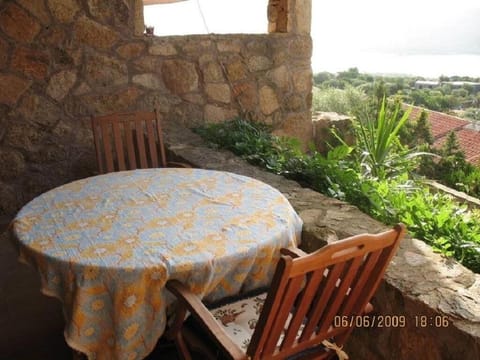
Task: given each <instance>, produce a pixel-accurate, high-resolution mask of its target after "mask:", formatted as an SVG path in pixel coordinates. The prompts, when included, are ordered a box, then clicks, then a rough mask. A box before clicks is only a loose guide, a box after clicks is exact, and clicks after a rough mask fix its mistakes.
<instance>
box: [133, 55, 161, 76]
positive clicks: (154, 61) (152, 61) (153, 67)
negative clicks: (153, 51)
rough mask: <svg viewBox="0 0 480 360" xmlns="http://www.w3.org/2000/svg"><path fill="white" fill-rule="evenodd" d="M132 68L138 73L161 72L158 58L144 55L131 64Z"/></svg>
mask: <svg viewBox="0 0 480 360" xmlns="http://www.w3.org/2000/svg"><path fill="white" fill-rule="evenodd" d="M133 68H134V69H135V70H136V71H138V72H161V71H160V70H161V67H160V58H159V57H158V56H151V55H144V56H142V57H140V58H138V59H136V60H135V61H134V62H133Z"/></svg>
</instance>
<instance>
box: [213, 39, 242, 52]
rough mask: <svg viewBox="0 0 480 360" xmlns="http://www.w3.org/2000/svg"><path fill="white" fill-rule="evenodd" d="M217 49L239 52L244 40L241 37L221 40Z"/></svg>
mask: <svg viewBox="0 0 480 360" xmlns="http://www.w3.org/2000/svg"><path fill="white" fill-rule="evenodd" d="M217 49H218V51H219V52H232V53H239V52H240V51H241V50H242V41H241V40H240V39H229V40H219V41H218V42H217Z"/></svg>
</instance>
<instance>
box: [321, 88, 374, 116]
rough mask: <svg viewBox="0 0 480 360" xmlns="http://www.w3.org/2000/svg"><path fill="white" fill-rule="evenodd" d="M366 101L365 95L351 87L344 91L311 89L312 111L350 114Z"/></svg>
mask: <svg viewBox="0 0 480 360" xmlns="http://www.w3.org/2000/svg"><path fill="white" fill-rule="evenodd" d="M366 101H367V96H366V94H365V93H364V92H363V91H361V90H359V89H356V88H354V87H352V86H347V87H346V88H345V89H333V88H327V89H319V88H313V104H312V108H313V111H326V112H336V113H338V114H344V115H348V114H352V113H353V112H355V111H356V110H357V109H359V108H361V107H362V106H363V104H364V103H365V102H366Z"/></svg>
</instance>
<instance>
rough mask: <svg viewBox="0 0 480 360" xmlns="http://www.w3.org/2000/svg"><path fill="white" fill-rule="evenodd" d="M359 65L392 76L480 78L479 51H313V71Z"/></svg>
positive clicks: (337, 70) (373, 72)
mask: <svg viewBox="0 0 480 360" xmlns="http://www.w3.org/2000/svg"><path fill="white" fill-rule="evenodd" d="M353 67H356V68H357V69H358V70H359V72H361V73H369V74H381V75H386V76H388V75H391V76H401V75H408V76H420V77H424V78H425V79H438V77H439V76H441V75H444V76H455V75H457V76H469V77H474V78H480V55H471V54H452V55H431V54H427V55H426V54H420V55H417V54H415V55H412V54H387V53H375V52H347V51H345V52H335V53H328V54H322V52H321V49H320V50H318V51H314V54H313V57H312V69H313V72H314V73H318V72H322V71H328V72H331V73H337V72H339V71H345V70H348V69H349V68H353Z"/></svg>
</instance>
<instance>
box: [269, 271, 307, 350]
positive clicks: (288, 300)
mask: <svg viewBox="0 0 480 360" xmlns="http://www.w3.org/2000/svg"><path fill="white" fill-rule="evenodd" d="M303 282H304V278H303V277H302V276H298V277H296V278H293V279H291V280H290V281H289V282H288V285H287V288H286V289H285V294H286V296H284V297H283V298H282V302H281V304H280V307H279V309H278V312H277V314H276V316H275V322H274V326H273V328H272V329H271V331H269V332H268V338H267V341H266V343H265V346H264V349H263V354H264V355H269V354H273V352H274V350H275V349H276V347H277V344H278V342H279V339H280V336H281V335H282V333H283V331H284V326H285V323H286V322H287V319H288V318H289V316H290V315H291V313H290V311H291V310H292V308H293V305H294V303H295V300H296V298H297V294H298V293H299V292H300V289H301V287H302V284H303Z"/></svg>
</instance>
